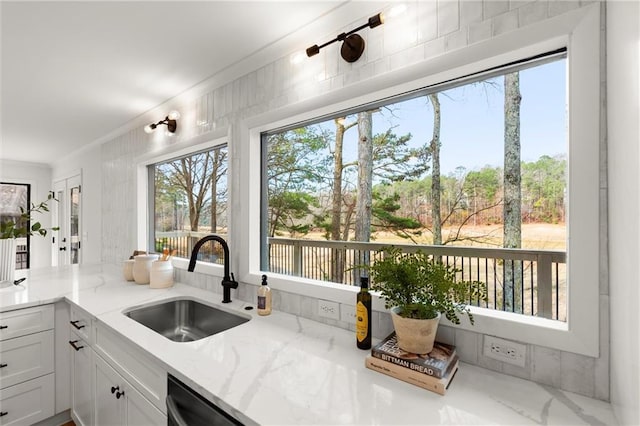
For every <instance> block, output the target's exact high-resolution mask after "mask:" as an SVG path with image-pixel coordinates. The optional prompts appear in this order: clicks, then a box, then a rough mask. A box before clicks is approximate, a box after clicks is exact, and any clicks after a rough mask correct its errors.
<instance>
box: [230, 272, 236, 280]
mask: <svg viewBox="0 0 640 426" xmlns="http://www.w3.org/2000/svg"><path fill="white" fill-rule="evenodd" d="M235 280H236V277H234V276H233V272H231V281H235Z"/></svg>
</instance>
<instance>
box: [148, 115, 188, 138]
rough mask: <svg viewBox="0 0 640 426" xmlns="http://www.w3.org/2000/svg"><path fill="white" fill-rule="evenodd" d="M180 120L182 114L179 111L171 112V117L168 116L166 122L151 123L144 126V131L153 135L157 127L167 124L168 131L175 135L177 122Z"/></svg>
mask: <svg viewBox="0 0 640 426" xmlns="http://www.w3.org/2000/svg"><path fill="white" fill-rule="evenodd" d="M179 118H180V113H179V112H178V111H171V112H170V113H169V115H167V116H166V117H165V118H164V120H160V121H158V122H157V123H151V124H147V125H146V126H144V131H145V132H146V133H152V132H153V131H154V130H155V129H156V127H158V126H159V125H161V124H166V125H167V131H169V133H175V132H176V129H177V128H178V122H177V120H178V119H179Z"/></svg>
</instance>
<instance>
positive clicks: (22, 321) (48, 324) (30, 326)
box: [0, 305, 53, 340]
mask: <svg viewBox="0 0 640 426" xmlns="http://www.w3.org/2000/svg"><path fill="white" fill-rule="evenodd" d="M51 329H53V305H43V306H36V307H34V308H26V309H18V310H16V311H8V312H1V313H0V340H5V339H12V338H14V337H19V336H24V335H26V334H33V333H37V332H39V331H44V330H51Z"/></svg>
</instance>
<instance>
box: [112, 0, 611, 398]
mask: <svg viewBox="0 0 640 426" xmlns="http://www.w3.org/2000/svg"><path fill="white" fill-rule="evenodd" d="M591 3H594V2H593V1H578V0H569V1H542V0H538V1H526V0H523V1H518V0H515V1H514V0H511V1H507V0H504V1H490V0H485V1H478V0H469V1H467V0H460V1H456V0H438V1H429V2H426V1H413V2H408V4H409V8H410V13H409V14H408V17H407V18H405V19H408V20H410V21H411V22H415V23H416V24H417V25H415V26H410V25H406V26H405V27H404V28H403V31H399V30H398V27H394V25H393V24H392V23H389V24H388V25H387V24H385V25H383V26H382V27H380V29H376V30H375V31H364V32H362V34H361V35H362V36H363V37H364V38H365V41H366V50H365V53H364V55H363V57H362V58H361V59H360V60H359V61H357V62H356V63H353V64H348V63H346V62H345V61H342V60H340V59H339V56H338V54H337V52H336V51H337V49H323V50H322V51H321V52H320V54H319V55H318V57H316V58H314V61H313V64H314V65H313V66H308V67H305V68H304V69H301V68H299V67H297V66H296V65H295V64H292V63H291V61H290V58H289V56H283V57H281V58H279V59H277V60H275V61H273V62H271V63H269V64H267V65H265V66H263V67H261V68H259V69H257V70H255V71H253V72H250V73H248V74H246V75H243V76H240V77H238V78H237V79H236V80H234V81H233V82H231V83H228V84H225V85H223V86H220V87H217V88H215V89H213V90H211V91H209V92H208V93H205V94H203V95H202V96H201V97H199V98H197V99H194V100H193V101H192V104H191V105H187V107H190V108H191V109H192V110H193V111H194V113H193V114H190V115H186V116H184V118H183V119H182V120H181V130H180V131H179V132H178V133H177V134H176V135H175V136H174V137H173V138H172V139H171V141H170V140H169V139H167V138H164V139H163V138H162V137H160V136H158V134H157V133H155V134H153V135H147V134H145V133H144V132H143V131H142V129H136V130H133V131H131V132H129V133H127V134H124V135H122V136H119V137H117V138H114V139H113V140H111V141H109V142H107V143H105V144H103V145H102V147H101V150H102V158H103V164H102V173H103V182H102V193H103V203H102V205H103V209H104V211H103V225H102V226H103V229H102V235H103V242H102V256H103V261H105V262H110V263H116V262H119V261H120V260H121V259H123V258H126V257H127V256H128V254H129V253H130V251H131V247H132V244H133V245H135V241H132V238H133V237H132V236H133V235H135V231H136V227H135V212H134V208H133V206H135V204H136V199H137V197H138V195H137V194H136V191H135V190H134V189H135V188H136V179H137V170H136V167H137V161H138V160H137V158H139V157H140V156H142V155H145V154H148V153H149V152H151V151H153V150H160V149H162V148H164V147H166V145H168V144H180V143H181V142H183V141H186V140H189V139H190V138H193V137H195V136H198V135H202V134H206V133H207V132H211V131H212V130H215V129H216V128H225V127H228V126H230V125H233V123H235V122H237V121H238V120H244V119H246V118H250V117H254V116H257V115H259V114H263V113H265V112H267V111H270V110H273V109H277V108H281V107H285V106H288V105H291V104H294V103H297V102H300V101H303V100H307V99H311V98H313V97H315V96H318V95H321V94H323V93H326V92H327V91H334V90H339V89H341V88H344V87H348V86H349V85H351V84H354V83H356V82H361V81H363V80H366V79H370V78H372V77H376V76H380V75H382V74H385V73H388V72H390V71H393V70H396V69H399V68H403V67H407V66H409V65H411V64H415V63H418V62H421V61H426V60H429V59H430V58H434V57H436V56H439V55H442V54H444V53H446V52H449V51H453V50H457V49H461V48H464V47H465V46H468V45H471V44H474V43H478V42H481V41H483V40H486V39H489V38H491V37H494V36H497V35H500V34H504V33H508V32H510V31H513V30H515V29H518V28H521V27H525V26H527V25H530V24H532V23H535V22H539V21H542V20H545V19H549V18H551V17H553V16H556V15H559V14H563V13H567V12H569V11H571V10H573V9H576V8H580V7H589V6H590V5H591ZM600 6H601V7H602V9H603V11H604V5H600ZM366 18H367V17H359V18H358V19H357V20H354V25H359V24H360V23H361V21H362V20H363V19H366ZM602 22H603V23H604V13H603V14H602ZM396 25H402V24H401V23H400V24H396ZM407 28H415V30H406V29H407ZM350 29H351V25H350V26H348V28H336V29H335V30H336V31H333V32H332V34H329V35H328V37H327V39H328V38H330V37H333V34H336V33H339V32H340V31H346V30H350ZM604 30H605V28H604V24H603V26H602V34H603V37H602V39H603V40H604ZM399 35H401V36H399ZM603 51H604V50H603ZM602 64H603V65H602V73H601V75H602V78H603V87H604V82H605V81H606V80H605V78H606V77H605V72H604V71H605V70H604V61H602ZM603 93H604V91H603ZM604 100H605V99H604V95H603V102H604ZM604 111H605V110H604V109H603V115H602V124H603V126H602V128H603V130H602V135H601V153H602V156H601V157H602V158H601V168H600V176H601V180H600V183H601V187H600V192H601V201H600V206H601V207H600V210H601V216H600V217H601V219H600V220H601V225H600V236H601V238H600V241H601V242H600V244H601V248H600V252H601V256H600V258H601V268H600V271H601V276H600V301H601V303H600V305H601V309H600V339H601V344H600V348H601V351H600V357H599V358H592V357H587V356H582V355H576V354H572V353H568V352H563V351H559V350H554V349H549V348H545V347H542V346H535V345H527V361H526V364H525V367H524V368H521V367H515V366H513V365H510V364H506V363H502V362H500V361H496V360H493V359H490V358H487V357H485V356H484V355H483V353H482V347H483V339H484V336H483V335H482V334H479V333H474V332H472V331H466V330H459V329H455V328H451V327H446V326H441V327H440V330H439V338H440V339H441V340H443V341H446V342H449V343H452V344H455V345H456V346H457V347H458V350H459V352H460V357H461V359H462V360H463V361H465V362H468V363H471V364H477V365H480V366H482V367H484V368H488V369H491V370H495V371H498V372H502V373H505V374H509V375H513V376H517V377H522V378H524V379H527V380H532V381H535V382H538V383H540V384H542V385H548V386H553V387H556V388H560V389H564V390H567V391H572V392H576V393H579V394H582V395H586V396H589V397H595V398H599V399H602V400H608V399H609V344H608V340H609V301H608V281H607V269H606V268H607V264H608V261H607V244H606V243H607V227H606V224H607V211H606V208H607V205H606V200H607V182H606V175H607V174H606V122H605V120H606V114H605V112H604ZM176 273H177V276H176V279H177V280H178V281H181V282H184V283H187V284H189V285H193V286H196V287H199V288H205V289H208V290H210V291H212V292H214V293H221V288H220V286H219V283H218V282H217V280H215V279H211V278H210V277H207V276H204V275H202V274H199V273H197V272H195V273H187V272H186V271H182V270H178V271H177V272H176ZM255 292H256V287H255V286H254V285H249V284H243V283H241V284H240V286H239V288H238V290H236V291H235V295H234V297H235V298H238V299H241V300H245V301H248V302H253V301H255V298H256V294H255ZM273 304H274V309H277V310H281V311H285V312H289V313H292V314H295V315H300V316H303V317H306V318H310V319H313V320H316V321H320V322H324V323H327V324H330V325H333V326H336V327H341V328H345V329H351V330H353V329H354V326H353V325H352V324H349V323H344V322H341V321H335V320H329V319H326V318H322V317H319V316H318V315H317V312H318V306H317V305H318V300H317V299H314V298H310V297H306V296H302V295H298V294H291V293H286V292H275V293H274V300H273ZM373 324H374V327H373V329H374V335H375V337H376V338H382V337H384V336H386V335H387V334H388V333H390V332H391V331H392V329H393V326H392V324H391V319H390V317H389V315H388V314H387V313H384V312H374V315H373Z"/></svg>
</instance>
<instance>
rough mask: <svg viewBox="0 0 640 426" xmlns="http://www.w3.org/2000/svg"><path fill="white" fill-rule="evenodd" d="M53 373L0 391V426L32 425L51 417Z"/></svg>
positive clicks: (53, 386)
mask: <svg viewBox="0 0 640 426" xmlns="http://www.w3.org/2000/svg"><path fill="white" fill-rule="evenodd" d="M54 376H55V375H54V374H53V373H51V374H47V375H46V376H42V377H38V378H36V379H33V380H28V381H26V382H22V383H19V384H17V385H14V386H9V387H7V388H4V389H1V390H0V425H2V426H9V425H11V426H18V425H21V426H22V425H24V426H27V425H32V424H34V423H36V422H39V421H40V420H44V419H46V418H48V417H51V416H52V415H53V409H54V400H53V394H54V388H55V383H54V382H55V377H54Z"/></svg>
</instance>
